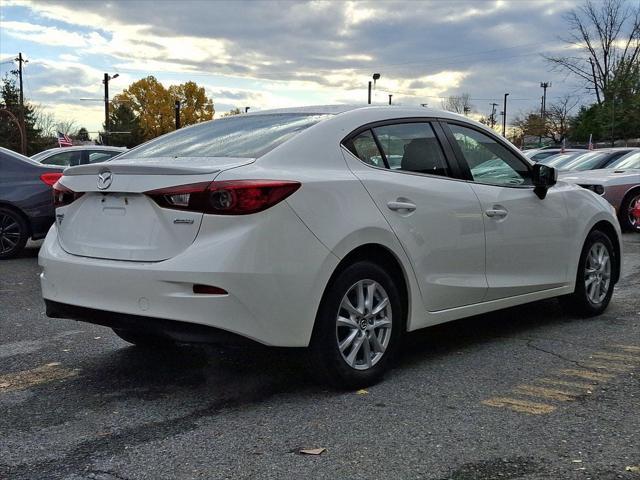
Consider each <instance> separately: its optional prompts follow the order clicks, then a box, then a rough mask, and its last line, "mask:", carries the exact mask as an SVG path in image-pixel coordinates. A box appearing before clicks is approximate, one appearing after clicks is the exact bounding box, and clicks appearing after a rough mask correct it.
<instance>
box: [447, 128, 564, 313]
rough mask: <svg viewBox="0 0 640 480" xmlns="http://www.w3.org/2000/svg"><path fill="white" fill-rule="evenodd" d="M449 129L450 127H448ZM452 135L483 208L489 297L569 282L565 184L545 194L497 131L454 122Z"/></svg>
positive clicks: (504, 296)
mask: <svg viewBox="0 0 640 480" xmlns="http://www.w3.org/2000/svg"><path fill="white" fill-rule="evenodd" d="M445 128H446V126H445ZM448 128H449V132H448V137H449V139H450V143H452V146H453V148H454V151H455V152H456V154H457V156H458V160H459V163H460V164H461V165H462V166H463V168H464V169H465V170H466V172H467V175H468V178H469V180H470V183H469V185H470V186H471V188H472V189H473V191H474V192H475V194H476V195H477V196H478V199H479V200H480V203H481V205H482V210H483V219H484V224H485V235H486V251H487V255H486V268H487V282H488V284H489V290H488V292H487V296H486V298H485V300H486V301H489V300H495V299H500V298H507V297H511V296H516V295H522V294H526V293H531V292H536V291H541V290H546V289H550V288H554V287H559V286H562V285H565V284H566V283H567V281H568V272H569V265H568V259H569V258H571V257H572V256H571V255H570V253H573V252H571V251H570V249H571V244H570V239H571V238H573V235H571V232H569V231H568V230H567V229H568V228H570V227H569V226H570V222H568V221H567V219H568V212H567V207H566V204H565V201H564V197H563V194H562V192H561V191H560V189H554V188H551V189H549V190H548V192H547V194H546V197H545V198H543V199H541V198H539V197H538V195H536V193H535V192H534V187H533V185H532V181H531V167H530V165H528V164H527V163H526V162H525V161H524V160H523V159H522V158H520V157H519V156H518V155H516V154H515V153H514V152H513V151H511V150H510V148H509V147H508V146H507V145H506V144H504V143H503V142H502V141H500V140H499V139H498V138H497V137H496V136H492V135H489V134H488V133H486V132H483V131H481V130H480V129H476V128H475V127H471V126H469V125H463V124H461V123H454V122H449V123H448Z"/></svg>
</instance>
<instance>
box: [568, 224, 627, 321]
mask: <svg viewBox="0 0 640 480" xmlns="http://www.w3.org/2000/svg"><path fill="white" fill-rule="evenodd" d="M601 254H602V256H600V255H601ZM616 268H617V267H616V257H615V250H614V249H613V244H612V243H611V239H610V238H609V237H608V236H607V235H606V234H604V233H603V232H601V231H598V230H594V231H592V232H591V233H589V235H588V236H587V239H586V240H585V242H584V246H583V247H582V253H581V254H580V261H579V262H578V272H577V274H576V287H575V291H574V292H573V293H572V294H571V295H566V296H564V297H560V300H561V301H562V302H563V304H564V306H565V307H566V308H567V309H568V310H569V311H570V312H571V313H574V314H577V315H579V316H583V317H592V316H595V315H600V314H601V313H602V312H604V311H605V309H606V308H607V306H608V305H609V302H610V301H611V296H612V295H613V287H614V281H613V279H614V277H615V269H616Z"/></svg>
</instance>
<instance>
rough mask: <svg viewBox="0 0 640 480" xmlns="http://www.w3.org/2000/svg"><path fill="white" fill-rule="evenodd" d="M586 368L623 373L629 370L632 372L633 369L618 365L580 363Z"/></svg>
mask: <svg viewBox="0 0 640 480" xmlns="http://www.w3.org/2000/svg"><path fill="white" fill-rule="evenodd" d="M580 364H581V365H584V366H585V367H587V368H593V369H596V370H607V371H609V372H617V373H624V372H628V371H629V370H633V369H634V368H635V367H633V366H631V365H620V364H619V363H595V362H581V363H580Z"/></svg>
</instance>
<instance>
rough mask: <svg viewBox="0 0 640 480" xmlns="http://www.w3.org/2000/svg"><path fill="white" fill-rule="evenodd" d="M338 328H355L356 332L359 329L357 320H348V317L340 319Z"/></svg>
mask: <svg viewBox="0 0 640 480" xmlns="http://www.w3.org/2000/svg"><path fill="white" fill-rule="evenodd" d="M338 326H339V327H347V328H354V329H356V330H357V329H358V324H357V323H356V322H355V320H352V319H351V318H347V317H338Z"/></svg>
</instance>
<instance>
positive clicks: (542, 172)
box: [531, 163, 558, 199]
mask: <svg viewBox="0 0 640 480" xmlns="http://www.w3.org/2000/svg"><path fill="white" fill-rule="evenodd" d="M531 181H532V183H533V186H534V187H535V189H534V192H535V193H536V195H538V197H540V199H543V198H544V197H546V196H547V190H548V189H549V188H550V187H552V186H554V185H555V184H556V182H557V181H558V171H557V170H556V169H555V168H553V167H549V166H547V165H543V164H541V163H536V164H535V165H534V166H533V172H532V178H531Z"/></svg>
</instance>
